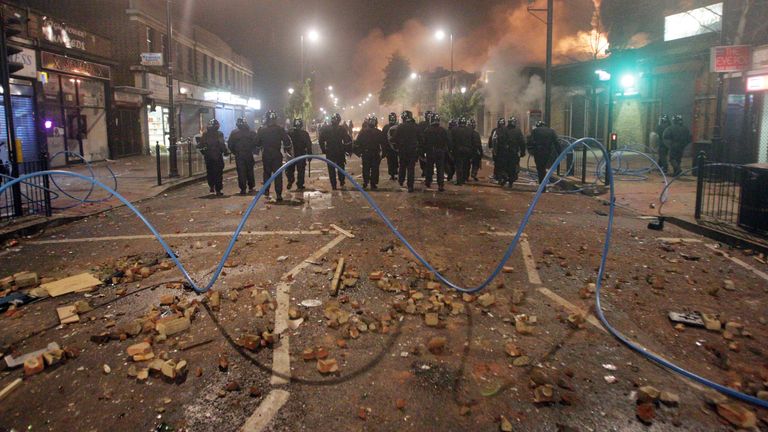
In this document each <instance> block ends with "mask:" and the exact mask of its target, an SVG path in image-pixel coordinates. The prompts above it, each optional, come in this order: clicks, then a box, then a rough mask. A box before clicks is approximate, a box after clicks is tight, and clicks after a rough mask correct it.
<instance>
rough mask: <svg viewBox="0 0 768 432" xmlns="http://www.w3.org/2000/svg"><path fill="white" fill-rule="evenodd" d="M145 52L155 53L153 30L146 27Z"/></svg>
mask: <svg viewBox="0 0 768 432" xmlns="http://www.w3.org/2000/svg"><path fill="white" fill-rule="evenodd" d="M147 52H155V29H153V28H152V27H147Z"/></svg>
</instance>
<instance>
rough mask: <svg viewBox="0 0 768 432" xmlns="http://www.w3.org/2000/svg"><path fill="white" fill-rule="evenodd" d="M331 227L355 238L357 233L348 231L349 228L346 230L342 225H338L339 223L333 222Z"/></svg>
mask: <svg viewBox="0 0 768 432" xmlns="http://www.w3.org/2000/svg"><path fill="white" fill-rule="evenodd" d="M331 228H333V229H335V230H336V231H338V232H340V233H342V234H344V235H345V236H347V238H355V235H354V234H352V233H351V232H349V231H347V230H345V229H342V228H341V227H339V226H338V225H336V224H331Z"/></svg>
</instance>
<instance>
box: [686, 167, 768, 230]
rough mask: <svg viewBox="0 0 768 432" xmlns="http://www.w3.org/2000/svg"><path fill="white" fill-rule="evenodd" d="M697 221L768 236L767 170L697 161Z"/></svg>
mask: <svg viewBox="0 0 768 432" xmlns="http://www.w3.org/2000/svg"><path fill="white" fill-rule="evenodd" d="M696 172H697V181H696V205H695V214H694V216H695V217H696V220H697V221H700V222H702V221H703V222H712V223H715V224H718V225H725V226H728V227H730V228H740V229H744V230H747V231H749V232H752V233H757V234H759V235H761V236H763V237H764V236H766V235H768V169H760V168H755V167H750V166H744V165H737V164H726V163H707V157H706V155H705V154H704V152H699V154H698V155H697V158H696Z"/></svg>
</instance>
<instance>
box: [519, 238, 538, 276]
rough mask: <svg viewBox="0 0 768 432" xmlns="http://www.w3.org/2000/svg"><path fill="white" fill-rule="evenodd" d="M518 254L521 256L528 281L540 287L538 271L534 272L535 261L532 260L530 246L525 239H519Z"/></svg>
mask: <svg viewBox="0 0 768 432" xmlns="http://www.w3.org/2000/svg"><path fill="white" fill-rule="evenodd" d="M520 252H521V253H522V254H523V261H524V262H525V269H526V271H527V273H528V281H529V282H530V283H532V284H534V285H541V277H540V276H539V271H538V270H536V261H534V260H533V253H532V252H531V245H530V244H529V243H528V239H527V238H526V237H520Z"/></svg>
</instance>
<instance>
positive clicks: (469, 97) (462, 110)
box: [440, 87, 483, 120]
mask: <svg viewBox="0 0 768 432" xmlns="http://www.w3.org/2000/svg"><path fill="white" fill-rule="evenodd" d="M482 105H483V95H482V92H480V91H479V89H478V88H476V87H472V88H469V89H467V92H466V93H454V94H452V95H445V96H443V100H442V103H441V104H440V116H441V117H442V118H444V119H446V120H449V119H457V118H459V117H462V116H463V117H467V118H470V117H475V116H476V115H477V113H478V112H479V111H480V109H482Z"/></svg>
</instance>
